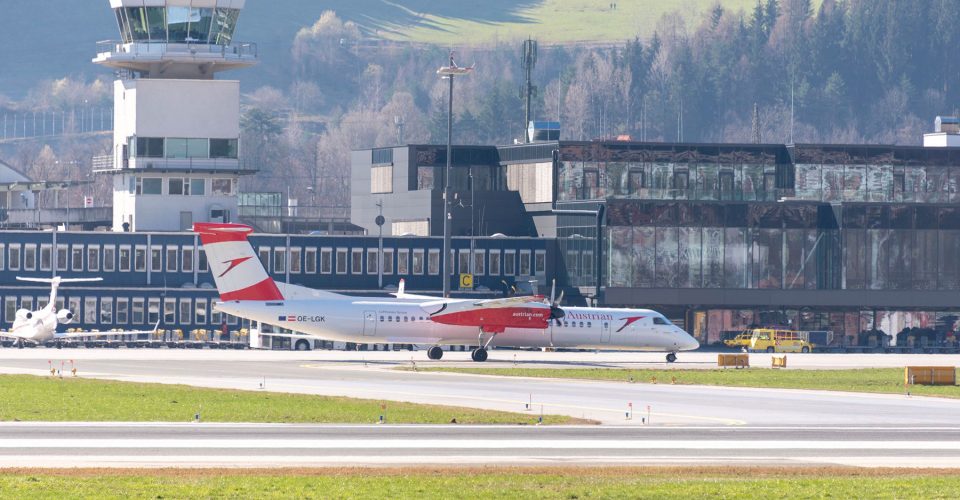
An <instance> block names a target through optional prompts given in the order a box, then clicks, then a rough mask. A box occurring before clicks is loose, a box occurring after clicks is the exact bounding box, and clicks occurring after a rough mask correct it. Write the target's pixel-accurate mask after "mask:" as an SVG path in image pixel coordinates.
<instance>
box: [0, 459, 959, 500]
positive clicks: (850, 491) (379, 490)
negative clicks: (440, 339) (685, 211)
mask: <svg viewBox="0 0 960 500" xmlns="http://www.w3.org/2000/svg"><path fill="white" fill-rule="evenodd" d="M957 491H960V477H957V476H956V474H955V471H904V470H899V469H894V470H885V469H884V470H864V469H848V468H823V467H818V468H793V469H787V468H734V467H730V468H724V469H718V468H709V469H704V470H698V469H695V468H652V469H645V468H615V469H604V468H592V467H583V468H573V467H565V468H556V469H550V468H538V469H532V468H531V469H522V468H464V469H456V468H424V467H418V468H416V469H413V468H401V469H386V470H381V469H348V470H338V469H320V470H313V471H306V470H294V471H284V470H282V469H281V470H241V471H229V470H226V471H224V470H211V471H195V470H160V471H109V470H106V471H104V470H100V471H98V470H83V471H65V472H62V471H0V496H2V497H4V498H21V499H32V498H57V497H69V498H118V499H119V498H124V499H126V498H134V499H136V498H418V499H432V498H437V499H447V498H523V499H527V498H567V499H570V498H657V499H671V498H677V499H680V498H683V499H688V498H764V499H769V498H838V499H839V498H842V499H846V498H858V499H869V498H923V499H935V498H956V492H957Z"/></svg>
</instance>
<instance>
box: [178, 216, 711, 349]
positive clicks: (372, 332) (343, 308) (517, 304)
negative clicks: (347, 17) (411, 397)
mask: <svg viewBox="0 0 960 500" xmlns="http://www.w3.org/2000/svg"><path fill="white" fill-rule="evenodd" d="M193 230H194V232H196V233H198V234H199V235H200V241H201V243H202V244H203V249H204V251H205V252H206V255H207V262H209V264H210V270H211V272H212V274H213V277H214V281H215V282H216V285H217V290H218V291H219V292H220V302H218V303H216V304H215V305H214V307H215V308H216V310H218V311H221V312H224V313H226V314H231V315H233V316H237V317H240V318H244V319H247V320H250V321H255V322H259V323H266V324H271V325H275V326H279V327H282V328H286V329H289V330H293V331H297V332H302V333H304V334H308V335H314V336H317V337H320V338H323V339H326V340H336V341H344V342H356V343H402V344H419V345H429V346H431V347H429V349H428V350H427V357H428V358H429V359H432V360H438V359H440V358H441V357H442V356H443V349H442V348H441V347H440V346H442V345H476V346H478V347H477V348H475V349H473V351H472V352H471V358H472V359H473V360H474V361H477V362H482V361H486V359H487V355H488V354H487V350H488V349H489V348H490V347H491V346H500V347H532V348H537V347H540V348H545V347H553V348H580V349H622V350H637V351H654V352H667V358H666V359H667V362H670V363H672V362H674V361H676V359H677V355H676V353H677V352H680V351H688V350H693V349H697V348H698V347H700V344H699V343H698V342H697V340H696V339H694V338H693V337H692V336H690V334H688V333H687V332H685V331H684V330H683V329H681V328H679V327H677V326H676V325H674V324H672V323H671V322H670V320H668V319H667V318H665V317H664V316H663V315H662V314H660V313H658V312H656V311H653V310H650V309H612V308H587V307H560V305H559V301H555V300H553V297H551V300H550V301H547V300H546V297H544V296H542V295H530V296H520V297H507V298H496V299H452V298H438V297H433V296H426V295H413V294H407V293H406V292H405V290H404V289H403V287H398V292H397V293H396V294H395V296H394V297H389V298H387V297H353V296H347V295H341V294H336V293H331V292H325V291H321V290H313V289H310V288H306V287H302V286H298V285H292V284H286V283H277V282H275V281H274V280H273V279H272V278H270V276H269V275H268V274H267V272H266V270H265V269H264V268H263V265H262V264H261V262H260V260H259V258H258V257H257V254H256V253H254V250H253V247H252V246H251V245H250V242H249V241H247V235H249V234H250V233H252V232H253V229H252V228H251V227H249V226H245V225H241V224H220V223H195V224H194V225H193Z"/></svg>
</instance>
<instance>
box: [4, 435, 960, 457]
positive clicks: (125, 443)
mask: <svg viewBox="0 0 960 500" xmlns="http://www.w3.org/2000/svg"><path fill="white" fill-rule="evenodd" d="M24 448H28V449H29V448H32V449H60V450H63V449H71V448H73V449H93V450H96V449H178V448H183V449H258V450H267V449H290V450H293V449H306V450H331V449H351V450H400V449H405V450H435V449H442V450H462V449H475V450H514V449H520V450H530V451H536V450H638V451H642V450H728V451H729V450H776V451H782V450H878V451H894V450H896V451H954V452H957V455H958V456H960V441H797V440H765V441H754V440H673V439H662V440H660V439H652V440H637V439H629V440H619V439H608V440H607V439H570V440H565V439H542V440H541V439H502V440H497V439H423V438H415V439H374V438H371V439H299V438H298V439H229V438H224V439H179V438H178V439H100V438H96V439H3V440H0V449H24Z"/></svg>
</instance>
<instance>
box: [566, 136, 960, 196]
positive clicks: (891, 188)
mask: <svg viewBox="0 0 960 500" xmlns="http://www.w3.org/2000/svg"><path fill="white" fill-rule="evenodd" d="M557 179H558V200H559V201H577V200H602V199H608V198H633V199H646V200H700V201H779V200H804V201H819V202H826V203H833V202H844V203H848V202H849V203H857V202H868V203H890V202H892V203H957V202H960V196H958V192H957V189H958V185H960V153H956V152H953V151H950V150H949V149H946V148H920V147H893V146H804V145H798V146H789V147H788V146H748V145H744V146H736V145H716V146H712V145H684V144H674V145H669V144H666V145H617V144H604V145H602V147H601V146H598V145H590V146H583V145H576V146H566V147H563V148H562V149H561V158H560V161H559V164H558V165H557Z"/></svg>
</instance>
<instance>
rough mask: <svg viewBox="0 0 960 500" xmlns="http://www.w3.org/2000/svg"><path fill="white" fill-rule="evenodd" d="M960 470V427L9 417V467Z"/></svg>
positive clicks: (0, 462) (2, 461)
mask: <svg viewBox="0 0 960 500" xmlns="http://www.w3.org/2000/svg"><path fill="white" fill-rule="evenodd" d="M410 464H420V465H458V464H460V465H484V464H491V465H571V464H594V465H596V464H610V465H724V466H732V465H767V466H773V465H857V466H867V467H881V466H882V467H888V466H896V467H917V468H923V467H938V468H941V467H957V466H960V429H958V428H932V427H913V428H875V427H803V428H798V427H754V428H723V429H717V428H703V427H679V428H671V427H597V426H593V427H516V426H513V427H504V426H455V425H447V426H392V425H383V426H377V425H369V426H344V425H271V424H239V425H234V424H116V423H108V424H90V423H70V424H32V423H3V424H0V467H20V468H24V467H27V468H29V467H170V466H177V467H211V466H218V467H282V466H296V467H310V466H315V467H324V466H374V467H376V466H397V465H410Z"/></svg>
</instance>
